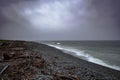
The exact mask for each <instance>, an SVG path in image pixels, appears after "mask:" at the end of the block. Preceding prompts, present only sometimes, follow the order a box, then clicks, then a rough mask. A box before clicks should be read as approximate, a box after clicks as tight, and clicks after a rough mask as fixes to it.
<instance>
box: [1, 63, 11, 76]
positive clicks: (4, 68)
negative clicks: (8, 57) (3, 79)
mask: <svg viewBox="0 0 120 80" xmlns="http://www.w3.org/2000/svg"><path fill="white" fill-rule="evenodd" d="M8 67H9V65H6V66H4V67H3V69H2V70H1V71H0V75H1V74H2V73H3V72H4V71H5V70H6V69H7V68H8Z"/></svg>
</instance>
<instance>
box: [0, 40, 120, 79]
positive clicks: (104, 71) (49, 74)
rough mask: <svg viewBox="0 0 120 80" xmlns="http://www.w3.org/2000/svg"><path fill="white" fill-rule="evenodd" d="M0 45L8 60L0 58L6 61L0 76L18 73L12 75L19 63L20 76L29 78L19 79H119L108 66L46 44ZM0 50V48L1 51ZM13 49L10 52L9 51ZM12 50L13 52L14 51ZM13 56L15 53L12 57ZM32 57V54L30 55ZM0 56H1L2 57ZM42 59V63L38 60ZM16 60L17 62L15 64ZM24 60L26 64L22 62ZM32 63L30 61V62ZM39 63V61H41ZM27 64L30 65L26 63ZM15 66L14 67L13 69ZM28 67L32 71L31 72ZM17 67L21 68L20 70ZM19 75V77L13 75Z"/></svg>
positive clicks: (12, 43) (119, 74) (116, 73)
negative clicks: (24, 70)
mask: <svg viewBox="0 0 120 80" xmlns="http://www.w3.org/2000/svg"><path fill="white" fill-rule="evenodd" d="M4 43H5V44H4V45H3V44H1V45H2V46H3V48H2V46H1V52H2V51H3V52H4V50H5V49H6V50H8V52H6V55H7V56H9V59H8V58H7V61H6V60H3V61H2V62H1V64H0V65H3V64H8V63H9V67H8V71H7V70H6V71H5V72H4V73H3V74H2V75H3V78H7V77H5V75H10V76H11V74H13V76H12V78H14V77H15V76H19V74H16V75H15V76H14V73H12V72H14V71H16V72H18V70H16V69H17V68H18V69H19V67H20V65H23V68H21V67H20V69H21V70H23V69H27V68H26V67H28V72H26V74H25V73H24V74H25V75H22V74H23V72H21V73H22V74H21V75H22V76H24V77H26V76H27V77H28V78H22V77H21V76H19V78H21V79H30V80H31V78H32V79H34V80H66V79H67V80H119V79H120V71H117V70H114V69H110V68H107V67H104V66H101V65H98V64H94V63H91V62H88V61H85V60H82V59H80V58H77V57H74V56H72V55H70V54H68V53H65V52H63V51H62V50H59V49H56V48H54V47H50V46H48V45H45V44H42V43H37V42H29V41H10V42H4ZM2 49H3V50H2ZM11 51H12V54H10V53H11ZM13 52H14V54H13ZM15 55H16V56H15ZM30 56H31V57H30ZM1 57H2V56H1ZM41 59H42V61H43V62H44V63H43V62H41ZM17 61H19V63H17ZM24 61H25V64H23V62H24ZM30 63H31V64H30ZM41 63H42V64H41ZM26 65H30V66H31V67H30V66H26ZM13 67H16V69H13ZM31 69H32V71H34V73H33V72H31ZM21 70H20V71H21ZM29 73H31V74H30V75H31V78H29V76H28V75H29ZM16 78H18V77H16Z"/></svg>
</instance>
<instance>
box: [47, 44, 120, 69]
mask: <svg viewBox="0 0 120 80" xmlns="http://www.w3.org/2000/svg"><path fill="white" fill-rule="evenodd" d="M47 45H48V46H51V47H54V48H56V49H60V50H62V51H63V52H65V53H69V54H70V55H73V56H75V57H79V58H81V59H83V60H86V61H89V62H92V63H95V64H99V65H102V66H105V67H108V68H111V69H115V70H118V71H120V67H119V66H116V65H110V64H108V63H106V62H104V61H103V60H101V59H98V58H95V57H93V56H91V55H89V54H87V53H85V52H84V51H83V50H78V49H74V48H71V47H63V46H60V45H51V44H47Z"/></svg>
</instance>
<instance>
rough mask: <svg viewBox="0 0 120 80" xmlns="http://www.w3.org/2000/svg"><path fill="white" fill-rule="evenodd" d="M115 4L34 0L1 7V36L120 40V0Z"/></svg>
mask: <svg viewBox="0 0 120 80" xmlns="http://www.w3.org/2000/svg"><path fill="white" fill-rule="evenodd" d="M98 3H99V4H98ZM112 3H113V1H112V0H109V1H108V0H102V1H98V0H36V1H32V0H31V1H23V2H19V3H16V4H10V5H9V6H5V7H2V8H1V15H2V16H4V18H5V19H6V20H7V21H6V22H5V23H4V24H3V25H2V27H1V29H0V36H1V38H7V39H27V40H29V39H31V40H59V39H60V40H119V39H120V37H119V34H120V32H119V30H120V28H119V22H118V20H119V19H120V18H119V14H118V13H119V12H118V6H116V5H118V2H115V1H114V4H116V5H112V6H111V4H112ZM115 9H116V10H115ZM16 31H17V32H16Z"/></svg>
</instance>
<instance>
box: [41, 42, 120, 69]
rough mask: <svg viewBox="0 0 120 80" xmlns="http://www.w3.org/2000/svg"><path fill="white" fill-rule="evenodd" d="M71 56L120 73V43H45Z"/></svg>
mask: <svg viewBox="0 0 120 80" xmlns="http://www.w3.org/2000/svg"><path fill="white" fill-rule="evenodd" d="M42 43H45V44H47V45H49V46H52V47H55V48H57V49H61V50H63V51H68V52H71V53H70V54H71V55H74V56H77V57H79V58H81V59H84V60H87V61H89V62H93V63H96V64H99V65H102V66H106V67H109V68H112V69H116V70H119V71H120V41H45V42H42Z"/></svg>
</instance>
